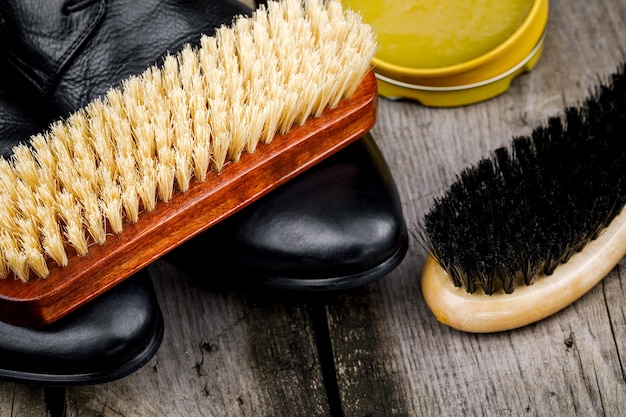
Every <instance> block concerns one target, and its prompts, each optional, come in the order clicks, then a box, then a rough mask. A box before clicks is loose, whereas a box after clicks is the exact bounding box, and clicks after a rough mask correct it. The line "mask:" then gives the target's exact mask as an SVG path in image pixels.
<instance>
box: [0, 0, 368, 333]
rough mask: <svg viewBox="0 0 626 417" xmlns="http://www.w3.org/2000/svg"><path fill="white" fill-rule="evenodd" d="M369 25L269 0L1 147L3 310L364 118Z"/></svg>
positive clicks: (67, 301)
mask: <svg viewBox="0 0 626 417" xmlns="http://www.w3.org/2000/svg"><path fill="white" fill-rule="evenodd" d="M375 45H376V42H375V38H374V33H373V30H372V29H371V28H370V27H369V26H367V25H365V24H363V23H362V22H361V20H360V17H359V15H358V14H356V13H353V12H352V11H349V10H344V9H343V8H342V7H341V5H340V2H339V1H338V0H328V1H322V0H312V1H306V2H303V1H301V0H286V1H282V2H269V3H268V4H267V5H266V6H263V7H260V8H259V9H258V10H256V11H255V12H254V14H253V15H252V16H250V17H244V16H241V17H237V18H236V19H234V21H233V24H232V25H230V26H224V27H221V28H219V29H218V30H217V31H216V34H215V36H212V37H207V36H203V37H202V39H201V42H200V46H199V47H197V48H192V47H185V48H184V49H183V50H182V51H181V52H179V53H177V54H175V55H169V56H166V57H165V58H164V60H163V63H162V64H161V65H159V66H154V67H151V68H148V69H146V71H145V72H144V73H143V74H140V75H137V76H133V77H131V78H129V79H126V80H124V81H123V83H122V84H121V85H120V87H119V88H115V89H111V90H110V91H109V92H108V93H107V94H106V95H105V96H104V97H101V98H99V99H97V100H95V101H93V102H92V103H90V104H89V105H87V106H86V107H84V108H82V109H80V110H78V111H76V112H75V113H73V114H72V115H70V116H69V117H67V118H66V119H64V120H60V121H57V122H55V123H53V124H52V125H51V126H50V127H49V129H47V130H46V131H45V132H42V133H40V134H38V135H35V136H33V137H32V138H31V140H30V143H28V144H25V145H19V146H17V147H15V149H14V153H13V157H12V158H11V159H10V160H4V159H1V160H0V187H1V188H2V190H3V191H2V192H3V194H2V198H0V276H1V277H2V278H4V279H1V280H0V320H2V321H5V322H10V323H14V324H20V325H39V324H46V323H50V322H52V321H55V320H57V319H58V318H60V317H62V316H64V315H65V314H67V313H69V312H70V311H73V310H74V309H76V308H77V307H79V306H80V305H82V304H84V303H85V302H87V301H89V300H90V299H93V298H94V297H96V296H98V295H99V294H101V293H103V292H104V291H106V290H107V289H108V288H110V287H112V286H114V285H116V284H117V283H119V282H120V281H122V280H124V279H125V278H127V277H129V276H130V275H132V274H133V273H134V272H136V271H138V270H139V269H141V268H143V267H145V266H146V265H147V264H149V263H150V262H152V261H153V260H155V259H156V258H158V257H159V256H161V255H162V254H164V253H166V252H167V251H169V250H171V249H173V248H174V247H175V246H177V245H179V244H180V243H182V242H184V241H185V240H187V239H189V238H191V237H192V236H194V235H196V234H198V233H200V232H201V231H203V230H206V229H207V228H209V227H210V226H211V225H213V224H215V223H216V222H218V221H220V220H221V219H223V218H225V217H227V216H229V215H230V214H232V213H233V212H235V211H237V210H238V209H240V208H242V207H243V206H245V205H247V204H249V203H251V202H252V201H254V200H255V199H257V198H258V197H260V196H261V195H263V194H265V193H267V192H269V191H271V190H272V189H274V188H275V187H277V186H278V185H280V184H282V183H284V182H285V181H287V180H289V179H290V178H292V177H294V176H296V175H297V174H298V173H300V172H302V171H303V170H305V169H307V168H308V167H310V166H312V165H314V164H315V163H317V162H319V161H321V160H322V159H324V158H326V157H328V156H330V155H331V154H333V153H334V152H336V151H338V150H340V149H342V148H343V147H345V146H347V145H348V144H349V143H351V142H352V141H354V140H356V139H358V138H359V137H361V136H362V135H363V134H365V133H366V132H367V131H368V130H369V129H371V127H372V126H373V124H374V123H375V118H376V102H377V101H376V97H377V96H376V81H375V78H374V76H373V73H372V71H371V69H370V60H371V58H372V56H373V54H374V50H375Z"/></svg>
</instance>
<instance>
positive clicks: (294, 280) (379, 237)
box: [172, 134, 408, 291]
mask: <svg viewBox="0 0 626 417" xmlns="http://www.w3.org/2000/svg"><path fill="white" fill-rule="evenodd" d="M407 246H408V236H407V230H406V226H405V222H404V220H403V216H402V206H401V203H400V198H399V196H398V191H397V188H396V185H395V183H394V180H393V178H392V176H391V172H390V171H389V167H388V166H387V163H386V162H385V159H384V158H383V155H382V154H381V152H380V150H379V149H378V146H377V145H376V143H375V142H374V140H373V138H372V136H371V135H369V134H368V135H366V136H364V137H363V138H361V139H359V140H358V141H356V142H355V143H353V144H352V145H350V146H349V147H347V148H346V149H345V150H343V151H341V152H338V153H337V154H335V155H333V156H331V157H330V158H328V159H327V160H325V161H323V162H322V163H320V164H318V165H316V166H314V167H313V168H311V169H309V170H308V171H306V172H304V173H303V174H301V175H300V176H298V178H296V179H295V180H293V181H290V182H288V183H286V184H284V185H283V186H281V188H279V189H277V190H275V191H274V192H272V193H270V194H268V195H266V196H264V197H263V198H262V199H261V200H259V201H258V202H256V203H255V204H252V205H250V206H248V207H246V208H245V209H243V210H242V211H241V212H239V213H237V214H235V215H233V216H231V217H229V218H228V219H226V220H224V221H222V222H220V223H219V224H217V225H215V226H214V227H212V228H211V229H209V230H208V231H206V232H204V233H202V234H200V235H198V236H197V237H195V238H194V239H192V240H191V241H190V242H189V243H186V244H184V245H183V246H181V247H179V248H178V249H177V250H176V251H175V252H174V253H173V254H172V258H173V259H175V260H176V261H180V260H182V261H183V262H182V263H181V264H184V265H187V266H188V267H190V268H193V266H194V265H198V262H201V263H202V264H203V265H223V266H224V270H226V271H228V276H229V277H236V278H243V279H244V280H246V281H248V282H249V283H252V284H256V285H263V286H266V287H275V288H280V289H287V290H305V291H334V290H344V289H349V288H354V287H357V286H361V285H364V284H366V283H369V282H371V281H374V280H377V279H379V278H381V277H383V276H385V275H386V274H387V273H389V272H390V271H392V270H393V269H394V268H395V267H396V266H398V264H399V263H400V262H401V261H402V259H403V258H404V255H405V254H406V251H407ZM199 260H200V261H199ZM196 270H197V271H198V272H196V273H194V276H196V277H197V278H199V279H201V280H207V281H209V280H212V279H215V277H214V276H213V275H214V274H208V273H207V274H206V275H203V272H202V271H205V270H206V268H196Z"/></svg>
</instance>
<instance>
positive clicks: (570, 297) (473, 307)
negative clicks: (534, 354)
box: [422, 209, 626, 333]
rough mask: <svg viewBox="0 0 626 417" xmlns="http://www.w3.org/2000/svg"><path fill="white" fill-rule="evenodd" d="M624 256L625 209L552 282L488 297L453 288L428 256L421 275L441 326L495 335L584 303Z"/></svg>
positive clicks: (542, 279)
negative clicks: (580, 301) (577, 303)
mask: <svg viewBox="0 0 626 417" xmlns="http://www.w3.org/2000/svg"><path fill="white" fill-rule="evenodd" d="M624 255H626V209H624V210H622V212H621V213H620V214H619V215H618V216H617V217H616V218H615V219H613V221H612V222H611V224H610V225H609V226H608V227H607V228H606V229H605V230H604V231H603V232H602V233H601V234H600V236H599V237H598V238H597V239H596V240H594V241H592V242H590V243H589V244H587V245H586V246H585V248H584V249H583V250H582V251H581V252H580V253H577V254H575V255H574V256H572V258H571V259H570V260H569V261H568V262H567V263H565V264H562V265H559V267H558V268H557V269H556V270H555V271H554V273H553V274H552V275H550V276H540V277H538V278H537V279H536V280H535V282H534V284H532V285H529V286H525V285H522V286H518V287H516V289H515V291H514V292H513V293H512V294H505V293H504V292H503V291H502V290H500V291H499V292H496V293H494V294H493V295H490V296H487V295H484V294H477V293H474V294H469V293H467V292H466V291H465V289H463V288H457V287H454V286H453V284H452V281H451V280H450V278H449V276H448V274H447V273H446V272H445V271H444V269H443V268H442V267H441V266H440V265H439V264H438V263H437V262H436V261H435V260H434V259H433V258H432V257H431V256H429V257H428V259H427V261H426V264H425V266H424V270H423V272H422V293H423V295H424V299H425V301H426V304H427V305H428V307H429V308H430V310H431V311H432V312H433V314H434V315H435V317H436V318H437V320H438V321H439V322H441V323H443V324H445V325H447V326H450V327H452V328H455V329H457V330H461V331H465V332H471V333H492V332H500V331H505V330H511V329H515V328H519V327H522V326H525V325H528V324H531V323H534V322H537V321H539V320H541V319H544V318H546V317H548V316H550V315H552V314H554V313H556V312H558V311H560V310H562V309H563V308H565V307H567V306H569V305H570V304H572V303H573V302H574V301H576V300H577V299H579V298H580V297H582V296H583V295H584V294H585V293H587V292H588V291H589V290H590V289H591V288H593V287H594V286H595V285H596V284H597V283H598V282H600V281H601V280H602V279H603V278H604V277H605V276H606V275H607V274H608V273H609V272H610V271H611V270H612V269H613V268H614V267H615V265H616V264H617V263H618V262H619V261H620V260H621V259H622V258H623V257H624Z"/></svg>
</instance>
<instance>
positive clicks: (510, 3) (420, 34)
mask: <svg viewBox="0 0 626 417" xmlns="http://www.w3.org/2000/svg"><path fill="white" fill-rule="evenodd" d="M343 3H344V4H345V6H346V7H349V8H353V9H355V10H358V11H360V12H361V15H362V16H363V20H364V21H365V22H366V23H368V24H370V25H371V26H372V27H373V28H374V30H375V31H376V34H377V36H378V45H379V50H378V52H377V54H376V56H377V57H378V58H379V59H381V60H384V61H386V62H389V63H393V64H395V65H400V66H405V67H411V68H441V67H446V66H450V65H455V64H459V63H462V62H466V61H469V60H471V59H473V58H476V57H479V56H481V55H483V54H485V53H487V52H489V51H490V50H492V49H494V48H495V47H497V46H498V45H500V44H501V43H502V42H504V41H505V40H506V39H507V38H508V37H510V36H511V35H512V34H513V33H514V32H515V31H516V30H517V28H519V26H520V25H521V24H522V22H523V21H524V19H525V18H526V16H527V15H528V12H529V10H530V8H531V6H532V3H533V2H532V0H369V1H363V0H344V1H343Z"/></svg>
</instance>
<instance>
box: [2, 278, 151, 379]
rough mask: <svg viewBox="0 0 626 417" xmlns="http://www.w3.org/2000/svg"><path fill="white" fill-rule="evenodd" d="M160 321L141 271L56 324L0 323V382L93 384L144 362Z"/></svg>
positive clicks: (147, 279) (121, 374)
mask: <svg viewBox="0 0 626 417" xmlns="http://www.w3.org/2000/svg"><path fill="white" fill-rule="evenodd" d="M162 336H163V321H162V316H161V311H160V308H159V306H158V304H157V300H156V295H155V292H154V288H153V287H152V283H151V282H150V278H149V276H148V274H147V272H145V271H142V272H140V273H138V274H136V275H134V276H133V277H131V278H129V279H128V280H126V281H124V282H123V283H121V284H119V285H117V286H116V287H114V288H113V289H111V290H110V291H108V292H107V293H105V294H104V295H102V296H100V297H98V298H96V299H95V300H93V301H91V302H90V303H88V304H86V305H84V306H83V307H81V308H80V309H78V310H76V311H74V312H72V313H70V314H69V315H68V316H66V317H63V318H62V319H60V320H58V321H56V322H54V323H52V324H49V325H46V326H42V327H37V328H29V327H18V326H13V325H10V324H7V323H3V322H0V378H3V379H10V380H19V381H26V382H35V383H48V384H58V383H68V384H82V383H96V382H102V381H108V380H112V379H116V378H119V377H121V376H124V375H126V374H128V373H130V372H131V371H133V370H135V369H137V368H138V367H139V366H141V365H142V364H144V363H145V362H146V361H147V360H148V359H150V358H151V357H152V356H153V355H154V353H155V352H156V350H157V348H158V347H159V345H160V343H161V338H162Z"/></svg>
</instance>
